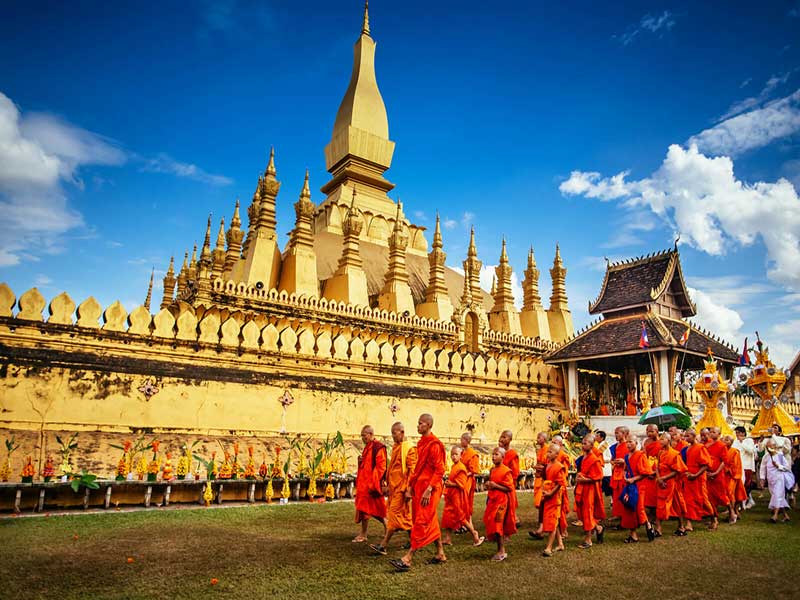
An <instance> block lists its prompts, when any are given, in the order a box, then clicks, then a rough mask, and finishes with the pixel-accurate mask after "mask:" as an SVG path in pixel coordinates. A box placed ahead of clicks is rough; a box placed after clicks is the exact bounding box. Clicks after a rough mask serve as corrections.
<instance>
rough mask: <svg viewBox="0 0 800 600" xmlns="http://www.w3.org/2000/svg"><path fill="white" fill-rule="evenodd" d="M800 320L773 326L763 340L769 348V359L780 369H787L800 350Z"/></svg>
mask: <svg viewBox="0 0 800 600" xmlns="http://www.w3.org/2000/svg"><path fill="white" fill-rule="evenodd" d="M798 331H800V319H790V320H789V321H785V322H783V323H776V324H775V325H772V326H771V327H770V328H769V329H768V330H767V331H766V335H764V332H761V333H762V335H761V339H762V340H764V343H765V344H766V345H767V346H768V347H769V357H770V358H771V359H772V362H774V363H775V364H776V365H777V366H778V367H781V368H787V367H788V366H789V365H790V364H791V362H792V360H793V359H794V357H795V356H796V355H797V352H798V350H800V337H798V335H797V332H798Z"/></svg>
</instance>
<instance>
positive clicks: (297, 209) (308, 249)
mask: <svg viewBox="0 0 800 600" xmlns="http://www.w3.org/2000/svg"><path fill="white" fill-rule="evenodd" d="M316 208H317V207H316V206H315V205H314V203H313V202H312V201H311V189H310V187H309V185H308V169H306V177H305V180H304V181H303V189H302V190H300V198H299V199H298V200H297V202H295V203H294V213H295V222H294V229H293V230H292V232H291V234H290V237H289V245H288V247H287V249H286V252H285V253H284V256H283V266H282V267H281V280H280V285H279V286H278V287H279V288H280V289H282V290H286V291H287V292H289V293H290V294H297V295H298V296H299V295H303V294H305V295H306V296H319V281H318V280H317V254H316V252H315V251H314V235H313V232H312V229H311V219H312V218H313V216H314V210H316Z"/></svg>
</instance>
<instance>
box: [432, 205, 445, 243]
mask: <svg viewBox="0 0 800 600" xmlns="http://www.w3.org/2000/svg"><path fill="white" fill-rule="evenodd" d="M442 246H443V244H442V223H441V220H440V219H439V211H438V210H437V211H436V229H434V231H433V247H434V248H441V247H442Z"/></svg>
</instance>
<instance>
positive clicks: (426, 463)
mask: <svg viewBox="0 0 800 600" xmlns="http://www.w3.org/2000/svg"><path fill="white" fill-rule="evenodd" d="M432 430H433V417H432V416H431V415H429V414H427V413H424V414H422V415H420V417H419V421H418V422H417V433H419V434H420V435H421V436H422V437H420V439H419V441H418V442H417V466H416V468H415V469H414V472H413V473H412V474H411V478H410V480H409V482H408V489H407V490H406V498H411V501H412V502H411V520H412V525H411V548H410V549H409V550H408V552H406V554H405V555H404V556H403V558H398V559H393V560H391V561H390V562H391V564H392V566H394V567H395V569H397V570H398V571H408V570H409V569H410V568H411V560H412V559H413V558H414V554H415V553H416V552H417V551H418V550H420V549H421V548H424V547H425V546H427V545H428V544H430V543H432V542H435V543H436V555H435V556H434V557H433V558H432V559H430V561H428V562H430V563H432V564H439V563H443V562H445V561H447V557H446V556H445V553H444V546H443V545H442V534H441V530H440V529H439V518H438V516H437V514H436V509H437V507H438V505H439V500H440V499H441V497H442V489H443V485H442V480H443V477H444V469H445V455H444V452H445V450H444V445H443V444H442V442H440V441H439V438H437V437H436V436H435V435H433V431H432Z"/></svg>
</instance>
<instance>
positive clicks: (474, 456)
mask: <svg viewBox="0 0 800 600" xmlns="http://www.w3.org/2000/svg"><path fill="white" fill-rule="evenodd" d="M461 462H462V463H464V466H465V467H467V472H468V473H469V475H470V476H469V477H468V481H469V493H468V494H467V496H468V497H467V512H468V513H469V517H470V518H472V512H473V511H474V510H475V488H476V487H477V484H476V483H475V476H476V475H478V474H479V473H480V472H481V461H480V456H478V453H477V452H475V450H473V449H472V448H471V447H467V449H466V450H464V451H463V452H462V453H461Z"/></svg>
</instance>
